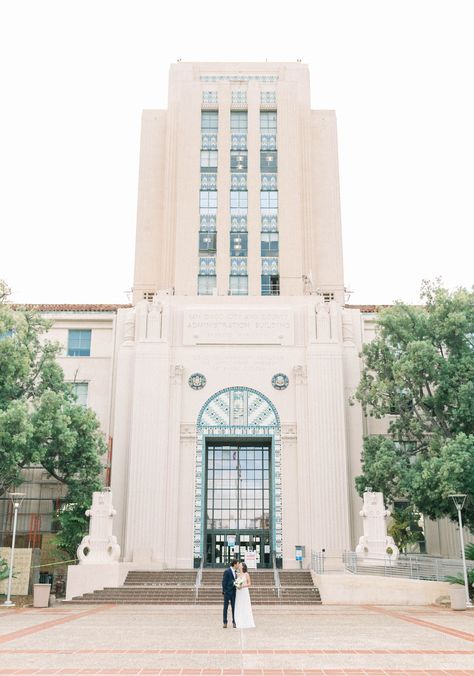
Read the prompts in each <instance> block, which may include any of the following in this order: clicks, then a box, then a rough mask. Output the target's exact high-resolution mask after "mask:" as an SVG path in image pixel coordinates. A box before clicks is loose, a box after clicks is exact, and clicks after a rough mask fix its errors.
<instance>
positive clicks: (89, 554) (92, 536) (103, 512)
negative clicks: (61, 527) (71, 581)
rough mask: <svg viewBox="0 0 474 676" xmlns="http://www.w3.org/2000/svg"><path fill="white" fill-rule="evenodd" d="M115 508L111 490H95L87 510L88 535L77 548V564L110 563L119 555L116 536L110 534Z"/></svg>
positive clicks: (117, 558) (116, 559)
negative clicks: (88, 520) (88, 518)
mask: <svg viewBox="0 0 474 676" xmlns="http://www.w3.org/2000/svg"><path fill="white" fill-rule="evenodd" d="M114 515H115V509H114V508H113V507H112V492H111V491H103V492H100V491H97V492H95V493H93V495H92V507H91V508H90V509H88V510H87V512H86V516H89V517H90V522H89V535H85V536H84V537H83V538H82V541H81V544H80V545H79V547H78V548H77V558H78V559H79V564H91V563H112V562H114V561H118V560H119V557H120V547H119V545H118V544H117V538H116V537H115V536H114V535H112V523H113V517H114Z"/></svg>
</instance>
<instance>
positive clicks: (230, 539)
mask: <svg viewBox="0 0 474 676" xmlns="http://www.w3.org/2000/svg"><path fill="white" fill-rule="evenodd" d="M227 546H228V547H235V535H228V536H227Z"/></svg>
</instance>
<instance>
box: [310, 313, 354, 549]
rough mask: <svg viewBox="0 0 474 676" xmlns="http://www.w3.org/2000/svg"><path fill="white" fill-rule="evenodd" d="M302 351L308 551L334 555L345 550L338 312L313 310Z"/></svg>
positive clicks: (345, 486) (345, 493) (347, 543)
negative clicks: (310, 336)
mask: <svg viewBox="0 0 474 676" xmlns="http://www.w3.org/2000/svg"><path fill="white" fill-rule="evenodd" d="M315 321H316V338H315V340H314V342H310V344H309V346H308V352H307V368H308V406H309V416H308V420H309V424H308V441H309V444H308V446H309V466H308V473H309V481H310V486H311V513H312V516H313V518H312V524H311V528H312V538H311V540H312V549H313V550H315V551H320V550H321V549H322V548H325V549H326V552H327V555H328V556H335V557H338V556H339V555H340V554H341V552H342V551H343V550H344V549H348V548H349V546H350V528H349V496H348V475H347V442H346V420H345V390H344V371H343V348H342V319H341V309H340V307H339V306H338V305H337V304H336V303H320V304H319V305H317V306H316V315H315Z"/></svg>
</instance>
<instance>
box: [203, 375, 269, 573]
mask: <svg viewBox="0 0 474 676" xmlns="http://www.w3.org/2000/svg"><path fill="white" fill-rule="evenodd" d="M246 549H251V550H254V551H255V552H256V554H257V566H258V567H259V568H264V567H267V568H268V567H272V566H273V564H274V559H281V556H282V529H281V435H280V420H279V417H278V413H277V411H276V409H275V407H274V405H273V404H272V402H271V401H270V400H269V399H268V398H267V397H266V396H265V395H264V394H262V393H261V392H257V390H253V389H251V388H248V387H228V388H226V389H224V390H220V391H219V392H216V393H215V394H214V395H213V396H212V397H210V398H209V399H208V400H207V401H206V403H205V404H204V406H203V407H202V409H201V411H200V413H199V416H198V420H197V448H196V485H195V511H194V560H195V565H198V564H199V563H200V561H201V560H203V559H204V565H205V566H209V567H220V566H225V565H226V564H227V563H228V561H229V560H230V558H232V556H233V555H234V554H238V555H239V556H240V557H241V558H243V555H244V552H245V550H246ZM277 563H278V562H277Z"/></svg>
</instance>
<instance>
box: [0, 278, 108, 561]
mask: <svg viewBox="0 0 474 676" xmlns="http://www.w3.org/2000/svg"><path fill="white" fill-rule="evenodd" d="M7 295H8V289H7V287H6V285H5V284H0V373H1V374H2V377H1V378H0V495H1V494H2V493H3V492H5V491H6V490H7V489H8V488H9V487H10V486H18V485H19V484H21V483H22V469H23V468H24V467H27V466H31V465H40V466H42V467H44V469H46V470H47V471H48V472H49V473H50V474H51V475H52V476H54V477H55V478H56V479H57V480H58V481H60V482H61V483H63V484H65V485H66V486H67V487H68V493H67V498H66V500H67V502H68V503H70V505H71V506H70V512H73V513H74V512H77V514H76V521H75V527H74V528H73V529H71V527H70V518H69V515H68V516H65V514H66V512H65V511H63V512H61V513H60V514H59V515H58V518H59V522H60V525H61V530H60V533H59V537H58V540H59V543H60V544H61V545H62V546H64V545H67V547H66V550H67V551H68V553H69V554H70V555H71V556H75V550H76V547H77V545H78V544H79V541H80V539H81V537H82V535H83V534H85V532H87V518H86V516H85V514H84V511H85V509H87V507H89V506H90V504H91V500H92V492H93V491H95V490H100V488H101V479H100V476H101V469H102V466H101V462H100V458H101V456H102V455H103V454H104V452H105V443H104V439H103V435H102V433H101V431H100V425H99V421H98V419H97V417H96V415H95V413H94V412H93V411H91V410H90V409H87V408H85V407H83V406H81V405H79V404H78V403H77V400H76V397H75V395H74V393H73V389H72V387H71V385H70V384H68V383H66V382H65V380H64V374H63V371H62V369H61V367H60V366H59V364H58V362H57V360H56V357H57V356H58V354H59V353H60V351H61V349H62V348H61V346H60V345H59V344H57V343H53V342H51V341H48V340H47V339H46V337H45V335H44V334H45V333H46V332H47V330H48V329H49V327H50V323H49V322H47V321H46V320H45V319H44V318H43V317H41V315H39V314H38V313H37V312H34V311H32V310H30V309H26V308H23V309H14V308H12V307H11V305H9V304H8V303H6V302H5V300H6V297H7ZM79 512H81V513H79Z"/></svg>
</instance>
